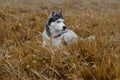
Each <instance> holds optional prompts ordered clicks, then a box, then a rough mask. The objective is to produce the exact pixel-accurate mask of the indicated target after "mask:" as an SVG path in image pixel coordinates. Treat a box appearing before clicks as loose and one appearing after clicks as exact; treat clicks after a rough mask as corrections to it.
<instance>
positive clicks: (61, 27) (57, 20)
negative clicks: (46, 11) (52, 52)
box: [42, 10, 78, 46]
mask: <svg viewBox="0 0 120 80" xmlns="http://www.w3.org/2000/svg"><path fill="white" fill-rule="evenodd" d="M42 36H43V44H44V45H45V44H47V43H48V44H52V45H54V46H59V45H60V44H62V45H64V44H68V43H71V42H75V41H77V39H78V36H77V34H76V33H75V32H73V31H72V30H69V29H67V27H66V25H65V23H64V18H63V15H62V10H60V11H59V12H58V13H55V11H52V12H51V14H50V16H49V19H48V21H47V22H46V26H45V29H44V31H43V35H42Z"/></svg>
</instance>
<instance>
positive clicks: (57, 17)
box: [47, 10, 66, 33]
mask: <svg viewBox="0 0 120 80" xmlns="http://www.w3.org/2000/svg"><path fill="white" fill-rule="evenodd" d="M47 24H48V27H49V29H50V31H51V33H52V32H61V31H64V30H65V29H66V25H65V24H64V19H63V15H62V10H60V11H59V12H58V13H55V11H53V10H52V12H51V14H50V16H49V20H48V23H47Z"/></svg>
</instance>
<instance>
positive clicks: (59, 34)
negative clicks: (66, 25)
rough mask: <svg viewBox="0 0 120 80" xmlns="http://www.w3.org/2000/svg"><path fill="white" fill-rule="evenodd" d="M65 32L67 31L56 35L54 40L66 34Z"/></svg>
mask: <svg viewBox="0 0 120 80" xmlns="http://www.w3.org/2000/svg"><path fill="white" fill-rule="evenodd" d="M66 32H67V30H66V31H64V32H62V33H60V34H58V35H56V36H54V38H58V37H60V36H61V35H62V34H64V33H66Z"/></svg>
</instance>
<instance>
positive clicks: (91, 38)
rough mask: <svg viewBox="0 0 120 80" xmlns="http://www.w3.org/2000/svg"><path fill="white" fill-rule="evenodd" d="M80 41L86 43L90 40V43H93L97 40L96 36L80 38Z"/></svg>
mask: <svg viewBox="0 0 120 80" xmlns="http://www.w3.org/2000/svg"><path fill="white" fill-rule="evenodd" d="M80 40H82V41H86V40H88V41H93V40H95V36H94V35H91V36H89V37H86V38H81V37H80Z"/></svg>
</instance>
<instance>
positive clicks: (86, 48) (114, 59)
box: [0, 0, 120, 80]
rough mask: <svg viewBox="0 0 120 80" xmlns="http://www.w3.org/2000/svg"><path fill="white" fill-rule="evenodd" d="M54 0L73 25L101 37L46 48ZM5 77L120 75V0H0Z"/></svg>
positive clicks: (108, 78)
mask: <svg viewBox="0 0 120 80" xmlns="http://www.w3.org/2000/svg"><path fill="white" fill-rule="evenodd" d="M14 1H16V2H14ZM51 1H55V3H52V2H51ZM52 5H53V6H54V7H55V8H56V9H58V8H62V9H63V13H64V17H65V22H66V25H67V26H68V28H70V29H72V30H74V31H75V32H76V33H77V34H78V35H79V36H81V37H87V36H89V35H95V37H96V39H95V40H94V41H92V42H88V41H78V42H76V43H75V44H70V45H67V46H65V47H64V48H62V49H58V50H55V49H53V48H51V47H50V46H48V47H47V48H43V47H42V46H41V44H42V36H41V33H42V31H43V29H44V24H45V22H46V20H47V18H48V16H49V13H50V10H51V8H52ZM0 80H120V1H119V0H91V1H90V0H85V1H84V0H78V1H77V0H76V1H74V0H69V2H68V1H67V0H66V1H64V0H61V1H60V0H34V1H32V0H20V1H19V0H9V1H7V0H4V1H0Z"/></svg>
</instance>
